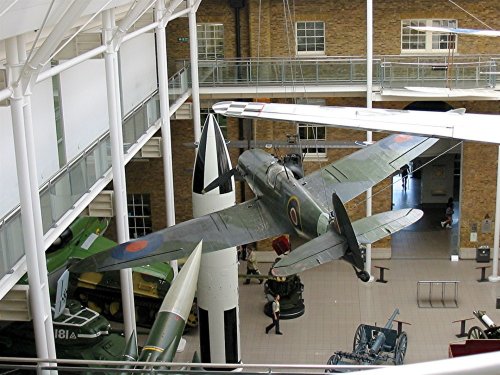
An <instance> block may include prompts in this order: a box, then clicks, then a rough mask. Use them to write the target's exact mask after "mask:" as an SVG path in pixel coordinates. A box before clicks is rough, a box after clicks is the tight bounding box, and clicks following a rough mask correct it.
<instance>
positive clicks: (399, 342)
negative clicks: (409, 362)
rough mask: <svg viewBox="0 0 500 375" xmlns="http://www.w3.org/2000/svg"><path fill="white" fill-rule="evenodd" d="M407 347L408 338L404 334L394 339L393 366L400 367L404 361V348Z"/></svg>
mask: <svg viewBox="0 0 500 375" xmlns="http://www.w3.org/2000/svg"><path fill="white" fill-rule="evenodd" d="M407 347H408V336H407V335H406V332H401V333H400V334H399V336H398V338H397V339H396V345H395V346H394V364H395V365H402V364H403V362H404V360H405V355H406V348H407Z"/></svg>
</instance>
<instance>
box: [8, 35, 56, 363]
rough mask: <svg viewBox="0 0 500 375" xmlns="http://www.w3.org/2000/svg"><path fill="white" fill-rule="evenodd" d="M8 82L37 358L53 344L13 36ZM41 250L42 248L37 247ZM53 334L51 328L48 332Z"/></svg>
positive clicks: (18, 67) (22, 99)
mask: <svg viewBox="0 0 500 375" xmlns="http://www.w3.org/2000/svg"><path fill="white" fill-rule="evenodd" d="M5 48H6V57H7V72H8V83H9V86H10V85H12V86H13V87H12V89H13V94H12V96H11V98H10V103H11V115H12V127H13V133H14V147H15V155H16V169H17V179H18V185H19V198H20V203H21V217H22V229H23V239H24V247H25V250H26V265H27V270H28V281H29V286H30V305H31V310H32V313H33V314H32V315H33V329H34V332H35V344H36V352H37V356H38V357H39V358H49V356H50V353H53V352H55V348H51V349H50V350H49V348H48V340H47V335H48V334H51V333H48V332H47V331H46V324H45V322H46V320H47V319H48V316H47V313H46V310H45V307H44V306H45V298H49V296H48V295H47V296H44V295H43V288H40V285H41V281H40V270H39V264H38V254H37V253H38V249H37V247H36V246H37V244H36V233H35V222H34V212H33V203H32V199H31V198H32V197H31V188H30V172H29V163H28V150H27V147H28V145H27V141H26V132H25V124H24V114H23V101H24V97H23V90H22V88H21V86H20V84H19V83H18V84H13V83H14V82H15V81H16V80H17V78H19V74H20V71H21V66H20V64H19V54H18V48H17V40H16V38H9V39H7V40H6V41H5ZM41 251H42V250H41ZM52 334H53V332H52Z"/></svg>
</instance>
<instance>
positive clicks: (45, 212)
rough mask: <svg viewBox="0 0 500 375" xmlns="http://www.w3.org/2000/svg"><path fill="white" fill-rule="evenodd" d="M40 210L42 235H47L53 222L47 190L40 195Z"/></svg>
mask: <svg viewBox="0 0 500 375" xmlns="http://www.w3.org/2000/svg"><path fill="white" fill-rule="evenodd" d="M40 208H41V210H42V228H43V233H47V231H48V230H49V229H50V228H51V227H52V225H53V224H54V222H53V221H52V217H53V215H52V204H51V201H50V191H49V189H48V188H47V189H45V190H44V191H42V192H41V193H40Z"/></svg>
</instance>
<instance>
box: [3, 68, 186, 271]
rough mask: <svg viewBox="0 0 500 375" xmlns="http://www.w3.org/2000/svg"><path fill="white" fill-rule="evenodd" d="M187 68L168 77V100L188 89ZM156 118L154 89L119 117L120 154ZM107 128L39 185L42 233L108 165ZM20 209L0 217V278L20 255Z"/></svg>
mask: <svg viewBox="0 0 500 375" xmlns="http://www.w3.org/2000/svg"><path fill="white" fill-rule="evenodd" d="M188 81H189V80H188V71H187V70H186V69H181V70H180V71H179V72H177V73H175V74H174V75H173V76H172V77H171V78H170V79H169V81H168V82H169V101H170V103H171V104H172V103H174V102H176V101H177V100H178V99H179V98H181V97H182V96H183V94H184V93H185V92H186V91H187V90H188V89H189V86H188ZM159 118H160V104H159V98H158V93H157V92H154V93H152V94H151V95H150V96H148V97H147V98H145V99H144V100H143V102H141V103H140V104H139V105H137V106H136V107H135V108H134V109H133V110H132V111H130V112H129V113H128V114H127V115H125V116H124V117H123V122H122V124H123V125H122V126H123V143H124V154H127V152H128V151H129V149H130V147H131V146H132V145H134V144H135V143H136V142H137V140H138V139H139V138H140V137H141V136H142V135H144V134H145V133H146V132H147V130H148V129H149V128H150V127H151V126H153V125H154V124H155V123H156V122H157V120H158V119H159ZM110 142H111V141H110V137H109V131H107V132H105V133H104V134H102V135H101V136H100V137H99V138H98V139H97V140H96V141H95V142H94V143H92V144H91V145H90V146H88V147H87V148H86V149H85V150H84V151H83V152H82V153H81V154H79V155H78V156H76V157H75V158H74V159H73V160H72V161H71V162H69V163H68V164H66V165H65V166H64V167H63V168H62V169H60V170H59V171H58V172H57V173H56V174H55V175H54V176H53V177H52V178H50V179H49V180H48V181H47V182H46V183H45V184H44V185H42V187H41V188H40V205H41V209H42V225H43V231H44V233H46V232H47V231H48V230H49V229H50V228H52V227H53V226H55V225H57V222H58V221H59V220H60V219H61V218H62V217H63V216H64V215H65V214H66V212H68V210H70V209H71V208H72V207H74V206H75V204H76V203H77V202H78V200H80V199H81V198H82V197H83V196H84V195H85V194H86V193H88V192H89V191H90V190H91V189H92V187H93V186H94V185H95V184H96V183H97V182H98V181H99V180H100V179H102V178H103V177H104V176H105V175H106V174H107V173H108V171H109V170H110V168H111V143H110ZM21 220H22V219H21V210H20V207H19V206H17V207H15V208H14V209H13V210H11V211H10V212H9V213H8V214H7V215H6V216H5V217H3V218H1V219H0V279H1V278H2V277H3V276H5V275H6V274H7V273H9V272H10V270H11V269H12V267H14V265H15V264H16V263H17V262H18V261H19V260H20V259H21V258H22V257H23V256H24V254H25V250H24V241H23V235H22V221H21Z"/></svg>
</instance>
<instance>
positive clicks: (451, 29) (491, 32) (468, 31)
mask: <svg viewBox="0 0 500 375" xmlns="http://www.w3.org/2000/svg"><path fill="white" fill-rule="evenodd" d="M407 27H408V29H412V30H416V31H430V32H434V33H447V34H462V35H474V36H500V30H488V29H483V30H479V29H464V28H460V27H439V26H407Z"/></svg>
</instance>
